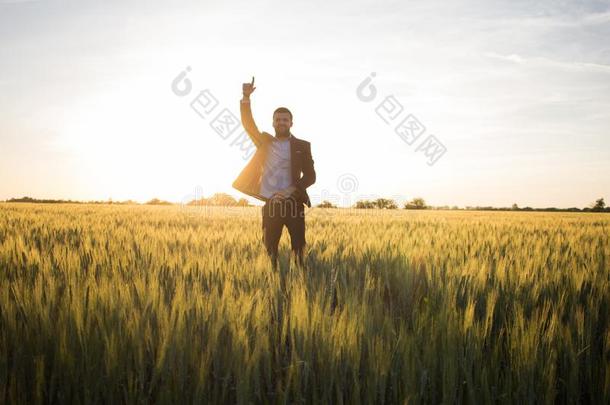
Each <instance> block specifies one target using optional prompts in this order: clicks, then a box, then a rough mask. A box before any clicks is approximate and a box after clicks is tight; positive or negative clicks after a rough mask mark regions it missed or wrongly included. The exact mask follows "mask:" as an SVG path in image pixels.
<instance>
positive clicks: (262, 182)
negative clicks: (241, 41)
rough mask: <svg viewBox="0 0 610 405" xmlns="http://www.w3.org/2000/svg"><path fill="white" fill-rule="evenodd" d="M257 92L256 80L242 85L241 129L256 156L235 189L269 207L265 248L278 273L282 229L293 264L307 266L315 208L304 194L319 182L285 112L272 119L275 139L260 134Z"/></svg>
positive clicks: (305, 145) (265, 215)
mask: <svg viewBox="0 0 610 405" xmlns="http://www.w3.org/2000/svg"><path fill="white" fill-rule="evenodd" d="M255 89H256V87H254V77H252V83H244V84H243V85H242V93H243V98H242V99H241V102H240V111H241V122H242V125H243V126H244V129H245V130H246V132H247V133H248V135H249V136H250V138H251V139H252V142H253V143H254V145H256V152H255V153H254V156H252V159H251V160H250V161H249V162H248V164H247V165H246V167H245V168H244V169H243V170H242V172H241V173H240V174H239V176H238V177H237V179H236V180H235V181H234V182H233V187H234V188H236V189H237V190H239V191H241V192H242V193H244V194H248V195H250V196H253V197H256V198H258V199H259V200H262V201H264V202H265V205H264V206H263V209H262V216H263V242H264V244H265V248H266V250H267V253H268V255H269V257H270V259H271V263H272V265H273V267H274V268H275V269H277V256H278V244H279V241H280V237H281V236H282V230H283V227H284V225H286V227H287V228H288V232H289V233H290V244H291V246H292V252H293V253H294V256H295V260H296V261H297V263H298V265H300V266H303V249H304V247H305V207H304V205H307V206H308V207H311V201H310V200H309V195H308V194H307V190H306V189H307V187H309V186H311V185H312V184H313V183H315V181H316V172H315V170H314V167H313V159H312V157H311V145H310V143H309V142H307V141H304V140H301V139H298V138H296V137H295V136H294V135H293V134H292V133H291V132H290V128H291V127H292V113H291V112H290V110H288V109H287V108H285V107H280V108H278V109H276V110H275V112H274V113H273V128H274V129H275V137H274V136H272V135H271V134H269V133H267V132H260V131H259V130H258V128H257V127H256V124H255V123H254V118H252V109H251V107H250V95H251V94H252V92H254V90H255Z"/></svg>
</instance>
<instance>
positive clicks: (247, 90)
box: [241, 76, 256, 97]
mask: <svg viewBox="0 0 610 405" xmlns="http://www.w3.org/2000/svg"><path fill="white" fill-rule="evenodd" d="M241 89H242V93H243V94H244V97H250V94H252V92H254V90H256V87H254V76H252V83H243V84H242V85H241Z"/></svg>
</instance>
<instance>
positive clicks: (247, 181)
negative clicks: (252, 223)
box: [233, 101, 316, 207]
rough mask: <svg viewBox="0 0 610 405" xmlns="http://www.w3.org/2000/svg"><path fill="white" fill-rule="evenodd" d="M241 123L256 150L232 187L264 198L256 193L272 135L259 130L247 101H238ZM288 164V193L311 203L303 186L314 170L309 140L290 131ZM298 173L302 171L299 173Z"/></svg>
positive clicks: (314, 178) (310, 183) (310, 179)
mask: <svg viewBox="0 0 610 405" xmlns="http://www.w3.org/2000/svg"><path fill="white" fill-rule="evenodd" d="M240 112H241V123H242V125H243V126H244V129H245V130H246V132H247V133H248V135H249V136H250V139H252V142H253V143H254V145H255V146H256V152H255V153H254V155H253V156H252V158H251V159H250V161H249V162H248V164H247V165H246V167H245V168H244V169H243V170H242V171H241V173H240V174H239V176H237V179H235V181H234V182H233V188H235V189H237V190H239V191H241V192H242V193H244V194H247V195H250V196H252V197H255V198H258V199H259V200H262V201H267V200H268V198H266V197H264V196H262V195H261V194H260V190H261V181H262V178H263V167H264V165H265V161H266V159H267V153H268V150H269V145H270V144H271V142H273V140H274V139H275V137H274V136H273V135H271V134H269V133H267V132H260V131H259V130H258V128H257V127H256V124H255V123H254V118H252V109H251V107H250V102H243V101H241V102H240ZM290 166H291V174H292V184H293V185H294V186H295V187H296V191H295V192H294V193H293V194H292V196H293V197H294V198H295V199H296V200H297V201H299V202H302V203H303V204H305V205H307V206H308V207H311V201H310V200H309V195H308V194H307V190H306V189H307V187H309V186H311V185H312V184H313V183H315V181H316V171H315V170H314V167H313V159H312V157H311V144H310V143H309V142H307V141H304V140H302V139H298V138H296V137H295V136H294V135H292V136H291V137H290ZM301 174H302V175H301Z"/></svg>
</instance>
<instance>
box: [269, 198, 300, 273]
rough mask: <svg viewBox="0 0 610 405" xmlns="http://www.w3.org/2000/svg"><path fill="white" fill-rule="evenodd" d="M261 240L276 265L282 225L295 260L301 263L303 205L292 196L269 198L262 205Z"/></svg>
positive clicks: (275, 265)
mask: <svg viewBox="0 0 610 405" xmlns="http://www.w3.org/2000/svg"><path fill="white" fill-rule="evenodd" d="M262 211H263V242H264V244H265V248H266V249H267V253H268V254H269V257H270V258H271V261H272V263H273V266H274V267H277V255H278V244H279V242H280V237H281V236H282V230H283V229H284V225H286V228H288V233H289V234H290V244H291V246H292V251H293V252H294V254H295V256H296V260H297V261H298V263H299V264H300V265H302V264H303V248H304V246H305V207H304V206H303V203H302V202H298V201H297V200H295V199H294V198H293V197H291V198H286V199H274V200H269V201H267V202H266V203H265V205H264V206H263V210H262Z"/></svg>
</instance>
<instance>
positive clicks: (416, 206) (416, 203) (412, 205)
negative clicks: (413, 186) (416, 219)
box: [404, 197, 428, 210]
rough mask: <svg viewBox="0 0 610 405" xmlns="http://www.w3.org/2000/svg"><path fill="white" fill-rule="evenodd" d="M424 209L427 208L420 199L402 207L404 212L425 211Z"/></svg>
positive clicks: (415, 199) (424, 202)
mask: <svg viewBox="0 0 610 405" xmlns="http://www.w3.org/2000/svg"><path fill="white" fill-rule="evenodd" d="M426 208H428V206H427V205H426V201H424V199H423V198H421V197H417V198H414V199H412V200H411V201H410V202H408V203H406V204H405V205H404V209H406V210H425V209H426Z"/></svg>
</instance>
